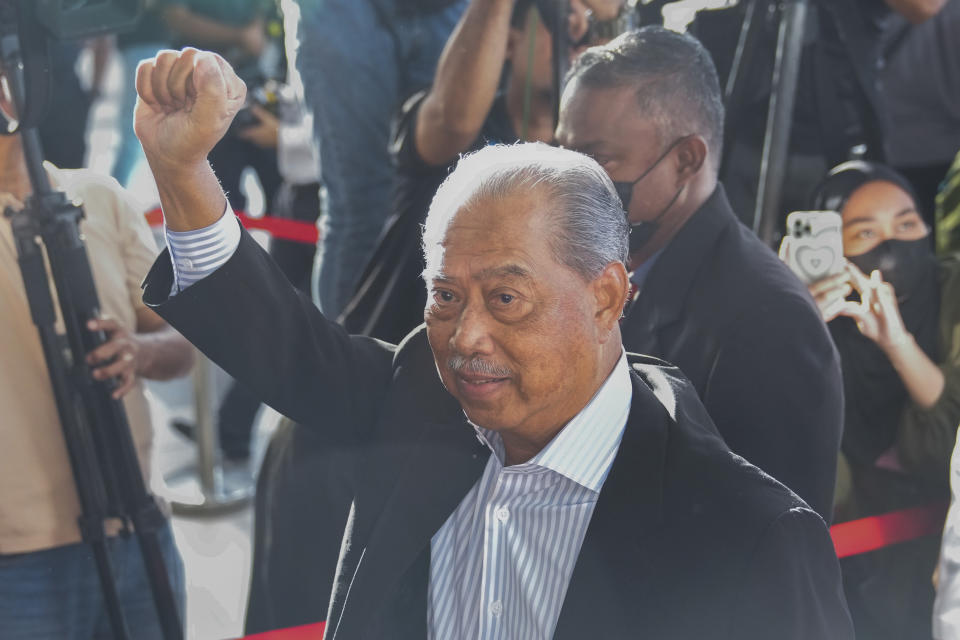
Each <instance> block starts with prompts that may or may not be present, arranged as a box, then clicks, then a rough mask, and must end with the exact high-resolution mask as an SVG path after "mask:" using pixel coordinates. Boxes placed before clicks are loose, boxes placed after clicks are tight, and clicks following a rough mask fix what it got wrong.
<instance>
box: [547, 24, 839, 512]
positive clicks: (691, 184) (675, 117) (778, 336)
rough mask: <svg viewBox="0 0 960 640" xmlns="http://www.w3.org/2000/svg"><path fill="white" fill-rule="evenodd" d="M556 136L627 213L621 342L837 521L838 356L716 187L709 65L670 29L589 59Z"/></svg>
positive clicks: (718, 105) (802, 298) (754, 459)
mask: <svg viewBox="0 0 960 640" xmlns="http://www.w3.org/2000/svg"><path fill="white" fill-rule="evenodd" d="M557 141H558V142H559V143H560V144H563V145H564V146H566V147H568V148H571V149H576V150H579V151H583V152H584V153H587V154H588V155H591V156H593V157H594V158H595V159H596V160H597V161H598V162H599V163H600V164H601V165H602V166H603V167H604V169H605V170H606V171H607V173H608V174H609V175H610V178H611V179H612V180H613V181H614V184H616V185H617V190H618V191H619V192H620V195H621V198H622V199H623V202H624V208H625V209H627V211H628V217H629V220H630V223H631V225H632V230H631V234H630V261H629V265H630V267H631V269H632V273H631V276H630V279H631V281H632V283H633V285H634V289H633V295H632V296H631V297H632V298H633V299H632V300H631V301H630V302H629V303H628V304H629V308H628V312H627V317H626V320H625V321H624V323H623V327H622V331H623V342H624V346H625V347H626V348H627V350H628V351H634V352H637V353H647V354H650V355H654V356H657V357H660V358H663V359H665V360H668V361H669V362H672V363H673V364H675V365H677V366H678V367H679V368H680V369H681V371H683V373H684V374H685V375H686V376H687V377H688V378H689V379H690V381H691V382H693V385H694V387H696V389H697V392H698V393H699V394H700V398H701V400H702V401H703V403H704V405H706V408H707V412H708V413H709V414H710V417H711V418H713V421H714V422H715V423H716V425H717V429H718V430H719V431H720V433H721V435H722V436H723V438H724V439H725V440H726V442H727V444H728V445H729V446H730V449H732V450H733V451H734V452H735V453H737V454H739V455H741V456H743V457H745V458H746V459H747V460H749V461H750V462H751V463H753V464H755V465H757V466H758V467H760V468H761V469H763V470H764V471H766V472H767V473H769V474H771V475H772V476H773V477H775V478H776V479H777V480H779V481H781V482H783V483H784V484H785V485H787V486H788V487H790V488H791V489H793V490H794V491H796V492H797V494H799V495H800V497H801V498H803V499H804V500H806V501H807V503H808V504H809V505H810V506H812V507H813V508H814V509H816V510H817V512H818V513H820V515H822V516H823V517H824V518H825V519H827V520H828V521H829V520H830V517H831V514H832V507H833V490H834V482H835V478H836V468H837V452H838V450H839V446H840V434H841V430H842V425H843V391H842V389H843V385H842V382H841V379H840V363H839V357H838V355H837V352H836V349H835V348H834V346H833V342H832V341H831V339H830V335H829V333H828V332H827V330H826V327H825V326H824V323H823V321H822V320H821V319H820V316H819V314H818V313H817V309H816V307H815V306H814V304H813V301H812V300H811V299H810V296H809V295H808V293H807V291H806V289H805V288H804V287H803V286H802V285H801V283H800V281H799V280H798V279H797V278H796V277H795V276H794V275H793V274H792V273H791V272H790V271H789V270H788V269H787V268H786V267H785V266H784V265H783V264H782V263H781V262H780V261H779V260H778V259H777V257H776V256H775V255H774V253H773V252H772V251H771V250H770V249H769V248H768V247H766V246H764V245H763V244H762V243H761V242H760V241H759V240H758V239H757V238H756V237H755V236H754V235H753V234H752V233H751V232H750V231H749V230H748V229H747V228H745V227H744V226H742V225H741V224H740V223H739V222H738V221H737V218H736V216H735V215H734V213H733V211H732V210H731V208H730V205H729V203H728V202H727V198H726V195H725V193H724V190H723V186H722V185H721V184H719V183H718V181H717V168H718V164H719V161H720V156H721V149H722V146H723V104H722V102H721V95H720V86H719V83H718V82H717V73H716V70H715V69H714V66H713V62H712V61H711V59H710V56H709V54H708V53H707V52H706V50H705V49H704V48H703V47H702V46H701V45H700V43H699V42H698V41H697V40H696V39H694V38H692V37H690V36H687V35H682V34H679V33H675V32H673V31H668V30H666V29H663V28H660V27H646V28H643V29H640V30H637V31H634V32H631V33H627V34H624V35H622V36H620V37H619V38H617V39H616V40H614V41H612V42H610V43H609V44H607V45H605V46H603V47H596V48H593V49H590V50H588V51H587V52H586V53H584V54H583V55H582V56H581V57H580V58H579V59H578V60H577V62H576V63H575V64H574V67H573V69H572V70H571V72H570V75H569V76H568V82H567V85H566V89H565V90H564V95H563V100H562V104H561V114H560V124H559V128H558V130H557Z"/></svg>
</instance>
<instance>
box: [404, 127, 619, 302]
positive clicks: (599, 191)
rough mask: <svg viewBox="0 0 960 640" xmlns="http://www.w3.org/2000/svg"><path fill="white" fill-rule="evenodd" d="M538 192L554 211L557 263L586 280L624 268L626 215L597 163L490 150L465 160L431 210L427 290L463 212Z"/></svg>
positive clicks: (529, 146) (514, 149)
mask: <svg viewBox="0 0 960 640" xmlns="http://www.w3.org/2000/svg"><path fill="white" fill-rule="evenodd" d="M534 189H537V190H540V191H541V193H543V194H544V195H545V196H546V197H547V198H549V199H550V200H551V202H552V203H553V204H555V205H556V209H555V211H556V214H555V215H556V220H555V225H554V228H555V233H554V234H553V238H551V244H552V249H553V253H554V256H555V257H556V259H557V262H559V263H561V264H564V265H567V266H568V267H570V268H571V269H573V270H574V271H576V272H577V273H578V274H580V275H581V276H582V277H583V278H585V279H587V280H592V279H593V278H595V277H597V276H598V275H600V273H601V272H602V271H603V269H604V268H605V267H606V266H607V265H608V264H610V263H611V262H622V263H626V260H627V252H628V248H627V245H628V236H629V233H630V227H629V225H628V224H627V217H626V213H624V210H623V205H622V204H621V203H620V197H619V196H618V195H617V191H616V189H615V188H614V186H613V182H612V181H611V180H610V178H609V177H608V176H607V174H606V172H605V171H604V170H603V168H602V167H601V166H600V165H599V164H597V163H596V161H594V160H593V159H592V158H590V157H588V156H585V155H583V154H582V153H577V152H575V151H570V150H568V149H561V148H558V147H551V146H549V145H546V144H543V143H540V142H534V143H521V144H514V145H491V146H487V147H484V148H483V149H481V150H480V151H477V152H475V153H470V154H466V155H464V156H462V157H461V158H460V161H459V162H458V163H457V166H456V168H455V169H454V170H453V172H451V173H450V175H449V176H447V179H446V180H444V181H443V184H441V185H440V188H439V189H437V193H436V195H434V197H433V202H431V203H430V210H429V212H428V213H427V219H426V222H425V223H424V226H423V256H424V261H425V262H426V268H425V269H424V272H423V277H424V280H426V281H427V283H428V284H429V283H430V281H431V280H432V279H433V277H434V276H435V275H436V273H437V270H438V269H439V262H440V260H441V259H442V256H443V248H442V242H443V239H444V236H445V235H446V232H447V228H448V227H449V225H450V223H451V222H452V221H453V219H454V217H456V215H457V213H458V212H459V211H461V210H462V209H464V208H466V207H469V206H471V205H473V204H475V203H477V202H479V201H482V200H488V199H502V198H504V197H507V196H509V195H511V194H513V193H516V192H517V191H530V190H534Z"/></svg>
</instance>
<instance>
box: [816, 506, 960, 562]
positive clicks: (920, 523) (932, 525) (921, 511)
mask: <svg viewBox="0 0 960 640" xmlns="http://www.w3.org/2000/svg"><path fill="white" fill-rule="evenodd" d="M947 507H948V504H947V503H937V504H929V505H925V506H922V507H913V508H912V509H904V510H902V511H894V512H892V513H885V514H883V515H879V516H873V517H870V518H863V519H861V520H851V521H850V522H841V523H840V524H835V525H833V526H832V527H830V535H831V536H832V537H833V546H834V548H835V549H836V550H837V557H838V558H846V557H848V556H855V555H858V554H861V553H867V552H869V551H876V550H877V549H882V548H884V547H889V546H891V545H895V544H899V543H901V542H908V541H910V540H915V539H917V538H924V537H926V536H933V535H939V534H940V533H941V532H942V531H943V521H944V520H945V519H946V517H947Z"/></svg>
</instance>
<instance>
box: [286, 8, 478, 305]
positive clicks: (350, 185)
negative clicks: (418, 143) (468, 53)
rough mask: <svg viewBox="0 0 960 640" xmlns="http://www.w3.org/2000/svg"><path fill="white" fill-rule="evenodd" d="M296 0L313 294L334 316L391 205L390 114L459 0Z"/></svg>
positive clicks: (433, 60)
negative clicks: (318, 206)
mask: <svg viewBox="0 0 960 640" xmlns="http://www.w3.org/2000/svg"><path fill="white" fill-rule="evenodd" d="M297 2H298V4H299V5H300V14H301V19H300V28H299V39H300V54H299V56H298V58H297V60H298V67H299V70H300V74H301V75H302V76H303V85H304V89H305V95H306V100H307V107H308V108H309V109H310V110H311V111H313V113H314V118H315V119H314V141H315V143H316V145H317V147H318V148H319V150H320V169H321V172H322V175H321V180H320V181H321V182H322V183H323V185H324V187H325V188H326V193H327V200H326V202H325V204H324V211H323V219H322V220H323V231H322V234H321V239H320V243H321V245H320V248H319V251H318V253H317V261H316V264H315V273H314V283H313V287H314V300H315V302H317V304H318V305H319V306H320V307H321V308H322V309H323V310H324V313H326V314H327V315H328V316H330V317H332V318H335V317H336V316H337V315H339V314H340V312H341V311H342V310H343V307H344V306H345V305H346V303H347V300H349V298H350V295H351V294H352V293H353V290H354V287H355V286H356V284H357V280H358V279H359V277H360V274H361V272H362V271H363V267H364V265H366V264H367V262H368V261H369V259H370V256H371V254H372V253H373V250H374V248H375V247H376V245H377V240H378V238H379V237H380V233H381V232H382V230H383V226H384V223H385V222H386V220H387V218H388V217H389V215H390V212H391V211H392V207H391V194H392V192H393V188H394V180H395V177H396V176H395V172H394V168H393V165H392V164H391V161H390V152H389V146H390V132H391V128H392V124H393V118H394V116H395V115H396V113H397V110H398V109H399V108H400V105H401V104H402V102H403V100H404V99H406V98H407V97H408V96H410V95H411V94H413V93H414V92H416V91H419V90H421V89H423V88H424V87H426V86H428V85H429V84H430V83H431V82H432V80H433V72H434V70H435V69H436V65H437V59H438V58H439V57H440V51H441V50H442V49H443V45H444V43H445V42H446V41H447V38H448V37H449V36H450V32H451V30H452V29H453V27H454V25H455V24H456V23H457V20H459V18H460V16H461V15H462V14H463V11H464V9H465V8H466V6H467V0H297Z"/></svg>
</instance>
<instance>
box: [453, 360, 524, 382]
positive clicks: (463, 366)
mask: <svg viewBox="0 0 960 640" xmlns="http://www.w3.org/2000/svg"><path fill="white" fill-rule="evenodd" d="M447 366H448V367H450V368H451V369H452V370H454V371H456V372H457V373H472V374H475V375H481V376H490V377H491V378H506V377H509V376H510V375H511V374H512V373H513V372H512V371H510V369H508V368H506V367H503V366H501V365H498V364H494V363H493V362H488V361H486V360H481V359H479V358H466V357H464V356H450V359H449V360H447Z"/></svg>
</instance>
